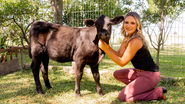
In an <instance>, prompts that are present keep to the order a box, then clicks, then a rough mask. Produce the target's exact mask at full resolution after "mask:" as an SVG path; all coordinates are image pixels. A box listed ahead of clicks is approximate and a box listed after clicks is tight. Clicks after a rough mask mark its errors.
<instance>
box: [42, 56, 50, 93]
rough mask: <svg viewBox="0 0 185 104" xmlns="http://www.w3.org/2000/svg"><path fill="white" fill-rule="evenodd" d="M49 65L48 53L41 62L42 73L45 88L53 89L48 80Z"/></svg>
mask: <svg viewBox="0 0 185 104" xmlns="http://www.w3.org/2000/svg"><path fill="white" fill-rule="evenodd" d="M48 64H49V57H48V56H47V54H46V53H44V55H43V56H42V62H41V72H42V77H43V79H44V82H45V86H46V87H47V88H49V89H50V88H52V87H51V85H50V82H49V79H48Z"/></svg>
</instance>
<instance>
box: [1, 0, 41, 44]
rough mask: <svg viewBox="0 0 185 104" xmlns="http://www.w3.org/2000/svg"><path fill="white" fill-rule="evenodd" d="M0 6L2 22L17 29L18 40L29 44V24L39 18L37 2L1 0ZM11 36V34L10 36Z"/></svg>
mask: <svg viewBox="0 0 185 104" xmlns="http://www.w3.org/2000/svg"><path fill="white" fill-rule="evenodd" d="M0 7H1V8H2V9H1V10H0V24H1V25H3V26H5V27H7V26H8V27H9V28H10V27H11V28H13V29H15V34H16V33H17V34H16V35H17V36H18V37H17V40H19V41H20V42H21V44H22V46H23V47H24V46H25V45H24V42H26V43H27V44H29V41H28V35H27V33H28V29H29V26H30V25H31V24H32V23H33V22H34V21H35V20H37V15H38V5H37V3H36V2H32V1H30V0H19V1H15V0H9V1H3V2H2V1H1V5H0ZM17 30H19V31H17ZM9 34H11V32H10V33H9ZM15 34H13V35H15ZM11 37H12V36H9V38H11ZM14 39H15V38H14Z"/></svg>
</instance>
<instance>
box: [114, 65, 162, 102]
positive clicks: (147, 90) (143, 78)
mask: <svg viewBox="0 0 185 104" xmlns="http://www.w3.org/2000/svg"><path fill="white" fill-rule="evenodd" d="M113 75H114V77H115V79H117V80H118V81H121V82H123V83H125V84H126V85H127V86H126V87H125V88H124V89H123V90H122V91H121V92H120V94H119V96H118V98H119V99H120V100H123V101H126V102H128V101H139V100H143V101H146V100H147V101H148V100H154V99H162V93H163V90H162V88H161V87H157V88H155V87H156V86H157V85H158V83H159V81H160V72H150V71H142V72H138V71H136V69H134V68H130V69H121V70H116V71H115V72H114V74H113Z"/></svg>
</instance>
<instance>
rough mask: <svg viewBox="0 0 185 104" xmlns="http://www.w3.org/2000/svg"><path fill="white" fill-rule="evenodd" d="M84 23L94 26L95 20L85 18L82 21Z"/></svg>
mask: <svg viewBox="0 0 185 104" xmlns="http://www.w3.org/2000/svg"><path fill="white" fill-rule="evenodd" d="M84 24H85V25H86V26H87V27H94V26H95V21H94V20H92V19H86V20H85V21H84Z"/></svg>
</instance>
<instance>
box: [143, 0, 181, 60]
mask: <svg viewBox="0 0 185 104" xmlns="http://www.w3.org/2000/svg"><path fill="white" fill-rule="evenodd" d="M147 2H148V8H147V7H145V6H144V2H141V0H140V3H141V5H142V7H143V14H144V16H143V19H142V20H143V25H144V27H146V30H145V32H146V33H147V34H148V36H149V39H150V43H151V45H152V46H153V48H154V49H155V50H157V57H156V63H159V53H160V49H161V46H164V43H165V41H166V40H167V38H168V35H169V32H170V29H171V26H172V24H173V22H174V20H176V18H177V17H178V16H179V15H180V14H181V13H182V12H183V11H184V8H185V6H184V5H185V1H184V0H147ZM157 28H158V30H159V31H156V30H157ZM154 36H155V37H156V40H157V41H156V40H155V38H154Z"/></svg>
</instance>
